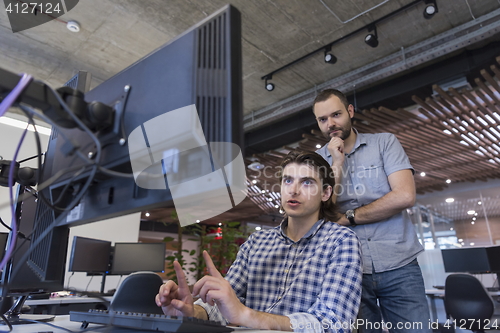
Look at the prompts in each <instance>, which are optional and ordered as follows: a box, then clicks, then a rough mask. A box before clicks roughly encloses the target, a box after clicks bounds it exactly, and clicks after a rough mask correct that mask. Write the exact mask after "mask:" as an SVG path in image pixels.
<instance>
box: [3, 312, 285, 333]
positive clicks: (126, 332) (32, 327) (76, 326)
mask: <svg viewBox="0 0 500 333" xmlns="http://www.w3.org/2000/svg"><path fill="white" fill-rule="evenodd" d="M49 324H52V325H56V326H60V327H62V328H64V329H66V330H64V329H61V328H54V327H51V326H48V325H45V324H26V325H16V326H14V329H13V330H12V333H38V332H53V333H67V332H68V331H67V330H68V329H69V330H72V331H74V332H79V331H80V325H81V323H80V322H74V321H70V320H69V315H64V316H56V318H55V319H54V321H51V322H49ZM6 328H7V326H3V328H0V329H3V330H5V329H6ZM92 328H94V329H92ZM110 328H112V329H110ZM85 332H101V333H109V332H111V333H134V332H139V331H136V330H131V329H123V328H118V327H103V326H101V325H95V324H90V325H89V327H88V328H87V330H86V331H85ZM151 332H153V331H151ZM235 332H236V333H238V332H242V333H280V332H282V331H267V330H254V329H247V328H236V329H235ZM140 333H147V331H141V332H140Z"/></svg>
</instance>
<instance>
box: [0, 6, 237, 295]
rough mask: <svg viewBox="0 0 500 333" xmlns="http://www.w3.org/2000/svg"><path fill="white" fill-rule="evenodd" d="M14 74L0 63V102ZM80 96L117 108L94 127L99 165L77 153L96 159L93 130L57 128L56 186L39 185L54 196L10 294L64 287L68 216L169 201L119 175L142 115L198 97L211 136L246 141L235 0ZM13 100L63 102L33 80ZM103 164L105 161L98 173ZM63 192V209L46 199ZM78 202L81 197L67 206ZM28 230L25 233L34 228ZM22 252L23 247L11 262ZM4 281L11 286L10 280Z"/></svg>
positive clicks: (78, 220) (49, 171)
mask: <svg viewBox="0 0 500 333" xmlns="http://www.w3.org/2000/svg"><path fill="white" fill-rule="evenodd" d="M18 80H19V77H18V76H16V75H14V74H12V73H9V72H8V71H5V70H0V101H2V100H3V98H5V96H7V94H8V93H9V90H12V89H14V87H15V86H16V84H17V81H18ZM84 98H85V101H87V102H92V101H97V102H101V103H104V104H106V105H108V106H111V107H113V108H114V109H115V111H116V112H115V114H114V117H113V122H112V123H113V125H112V126H111V127H107V128H105V129H102V130H99V131H97V132H96V134H95V135H96V138H97V141H98V143H99V144H100V145H101V147H102V150H101V154H100V156H101V159H100V162H99V165H98V166H96V165H95V164H94V165H90V164H87V163H86V162H84V161H83V160H82V158H81V157H82V156H87V157H90V158H92V156H95V153H96V145H97V142H95V141H94V140H93V139H92V138H91V136H89V135H88V133H87V132H84V131H82V130H81V129H78V128H68V127H64V126H62V127H61V126H58V127H57V128H56V127H53V130H52V134H51V137H50V138H49V145H48V149H47V152H46V153H45V156H44V163H43V173H42V175H41V177H40V179H39V180H38V182H39V184H43V185H44V186H47V182H48V181H49V180H50V186H48V187H45V188H44V189H43V190H42V192H43V193H44V196H43V197H44V198H47V199H48V201H49V202H48V203H49V204H50V205H45V203H43V200H39V202H38V206H37V212H36V217H35V218H34V220H36V221H39V222H37V223H36V225H37V227H36V228H34V229H33V230H34V231H35V232H34V233H33V234H32V236H31V242H29V243H30V244H27V243H25V246H28V247H29V248H26V249H23V251H22V252H23V253H27V251H28V252H29V256H28V258H27V261H26V263H18V264H19V265H22V270H19V276H20V278H19V279H14V280H9V281H10V283H9V284H8V289H9V290H8V293H11V292H12V293H15V292H30V291H33V292H34V291H41V290H44V291H54V290H61V289H62V286H63V281H64V270H65V264H66V262H65V260H66V251H67V241H68V234H69V229H68V227H69V226H70V225H71V226H73V225H80V224H85V223H88V222H94V221H100V220H104V219H107V218H111V217H117V216H120V215H125V214H130V213H133V212H138V211H144V210H148V209H152V208H155V207H172V206H173V200H172V195H171V193H170V191H169V189H168V188H167V189H163V190H155V189H145V188H141V187H139V186H137V185H136V183H135V181H134V178H132V177H129V178H122V177H119V176H117V173H116V172H120V173H122V176H123V175H124V174H128V175H129V176H130V175H131V173H132V171H133V170H132V166H131V161H130V158H129V150H128V144H127V140H126V139H127V138H128V137H129V135H130V134H131V132H132V131H133V130H135V129H136V128H141V127H142V126H143V124H144V123H145V122H147V121H149V120H151V119H153V118H155V117H157V116H159V115H163V114H165V113H167V112H170V111H173V110H177V109H179V108H183V107H186V106H189V105H195V106H196V109H197V111H198V115H199V119H200V123H201V126H202V127H203V133H204V136H205V140H206V142H231V143H234V144H236V145H238V146H239V147H240V148H243V147H244V145H243V125H242V116H243V114H242V113H243V107H242V63H241V19H240V13H239V12H238V10H237V9H236V8H234V7H232V6H230V5H228V6H225V7H224V8H222V9H221V10H219V11H217V12H216V13H214V14H213V15H211V16H209V17H207V18H206V19H204V20H203V21H201V22H200V23H198V24H196V25H194V26H193V27H192V28H190V29H188V30H187V31H185V32H184V33H182V34H180V35H179V36H178V37H176V38H174V39H173V40H171V41H169V42H167V43H166V44H165V45H164V46H162V47H160V48H159V49H157V50H156V51H154V52H152V53H151V54H149V55H147V56H145V57H144V58H142V59H140V60H139V61H137V62H136V63H134V64H133V65H131V66H130V67H128V68H126V69H124V70H123V71H122V72H120V73H118V74H116V75H115V76H113V77H112V78H110V79H109V80H107V81H105V82H103V83H102V84H100V85H99V86H97V87H96V88H94V89H93V90H91V91H89V92H88V93H86V94H85V97H84ZM16 101H17V102H19V101H20V102H23V103H26V104H28V105H31V106H33V107H37V108H39V109H41V110H43V111H44V112H45V113H46V114H51V115H53V114H55V113H58V112H54V111H55V110H58V111H61V107H60V104H59V103H58V101H57V99H56V98H55V97H54V95H53V94H52V93H51V92H50V91H49V89H48V88H47V87H46V86H45V85H43V84H42V83H40V82H37V81H34V82H32V83H31V84H30V85H29V86H28V87H27V88H26V90H25V91H24V92H23V94H22V96H21V97H19V98H18V99H17V100H16ZM69 104H71V103H69ZM66 116H67V115H66ZM242 154H243V153H242ZM196 165H197V164H196V163H192V164H191V165H190V166H191V167H196ZM84 167H85V168H84ZM97 167H101V169H98V170H97V172H96V173H95V174H93V172H94V171H96V169H97ZM102 168H105V169H107V170H108V171H107V172H106V171H104V170H103V169H102ZM113 172H114V173H113ZM80 197H82V198H81V200H77V199H78V198H80ZM57 198H60V199H61V200H60V201H59V202H58V203H57V205H56V206H57V207H58V208H59V209H58V210H51V209H50V208H49V207H50V206H51V205H52V206H53V205H54V202H55V201H57ZM73 201H75V202H76V201H79V202H80V204H79V206H78V207H77V208H75V209H72V210H71V212H70V213H69V214H67V213H68V211H69V210H70V209H69V208H70V206H71V205H70V202H73ZM193 222H194V221H193ZM22 224H24V223H21V225H22ZM31 230H32V229H30V230H28V231H27V233H28V234H31ZM42 236H43V237H42ZM35 244H36V246H35ZM20 254H21V252H17V256H16V257H15V258H14V263H15V260H16V258H18V257H19V255H20ZM20 257H21V258H23V257H26V256H24V255H23V256H20ZM25 266H26V267H25ZM9 271H10V270H9ZM24 272H26V275H24V274H23V273H24ZM8 273H9V272H7V274H8ZM5 274H6V272H5V271H4V276H5ZM33 275H34V276H35V277H34V278H33V279H32V276H33ZM7 276H8V275H7ZM3 281H4V284H3V286H4V288H3V289H5V288H6V286H7V285H6V284H5V281H6V279H5V278H4V280H3Z"/></svg>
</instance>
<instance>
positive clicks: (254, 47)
mask: <svg viewBox="0 0 500 333" xmlns="http://www.w3.org/2000/svg"><path fill="white" fill-rule="evenodd" d="M227 2H229V3H231V4H233V5H234V6H236V7H237V8H238V9H239V10H240V11H241V14H242V39H243V41H242V47H243V88H244V114H245V115H249V114H251V113H252V112H257V111H259V110H261V109H263V108H265V107H267V106H269V105H273V104H275V103H278V102H280V101H282V100H284V99H286V98H290V97H293V96H295V95H296V94H299V93H301V92H303V91H306V90H308V89H311V88H314V87H315V86H318V85H321V84H322V83H324V82H327V81H329V80H332V79H334V78H336V77H339V76H342V75H345V74H347V73H349V72H352V71H353V70H356V69H359V68H361V67H363V66H366V65H367V64H370V63H373V62H375V61H377V60H379V59H382V58H384V57H387V56H390V55H391V54H394V53H395V52H399V51H400V50H401V48H409V47H411V46H412V45H415V44H418V43H421V42H423V41H425V40H429V39H431V38H433V37H435V36H437V35H439V34H442V33H445V32H447V31H450V30H451V29H454V28H456V27H459V26H461V25H463V24H466V23H468V22H471V21H473V20H474V18H479V17H481V16H484V15H486V14H488V13H491V12H493V11H495V10H497V9H499V8H500V3H499V1H498V0H438V1H437V3H438V8H439V12H438V13H437V14H436V15H435V17H434V18H433V19H430V20H426V19H424V17H423V15H422V12H423V8H424V2H423V1H421V2H419V3H417V4H416V5H415V6H412V7H411V8H409V9H407V10H405V11H403V12H401V13H399V14H397V15H394V16H393V17H390V18H388V19H386V20H384V21H382V22H380V23H379V24H377V28H378V36H379V41H380V44H379V46H378V47H377V48H371V47H369V46H368V45H366V44H365V43H364V42H363V40H364V37H365V35H366V33H367V31H366V32H360V33H359V34H357V35H354V36H352V37H350V38H348V39H346V40H345V41H342V42H340V43H337V44H335V45H334V47H333V49H332V52H333V53H334V54H335V56H336V57H337V58H338V62H337V63H336V64H335V65H329V64H325V62H324V61H323V55H322V53H321V52H320V53H318V54H317V55H315V56H312V57H310V58H309V59H307V60H305V61H303V62H300V63H299V64H297V65H295V66H293V67H290V68H288V69H286V70H284V71H282V72H280V73H278V74H276V75H274V77H273V82H274V83H275V84H276V89H275V90H274V91H273V92H268V91H266V90H265V89H264V83H263V81H262V80H261V77H262V76H263V75H265V74H268V73H270V72H272V71H274V70H276V69H278V68H280V67H282V66H284V65H286V64H287V63H289V62H292V61H294V60H296V59H297V58H300V57H301V56H303V55H305V54H307V53H309V52H311V51H313V50H316V49H318V48H320V47H322V46H324V45H325V44H328V43H330V42H332V41H335V40H337V39H339V38H341V37H343V36H345V35H348V34H350V33H352V32H353V31H356V30H357V29H360V28H362V27H364V26H366V25H368V24H369V23H371V22H373V21H376V20H378V19H380V18H382V17H384V16H385V15H388V14H390V13H392V12H394V11H395V10H397V9H398V8H401V7H402V6H406V5H408V4H411V3H412V2H413V1H410V0H385V1H383V0H346V1H334V0H307V1H306V0H268V1H264V0H244V1H243V0H239V1H227V0H226V1H221V0H204V1H185V0H169V1H161V0H148V1H137V0H108V1H100V0H85V1H79V3H78V5H77V6H76V7H75V8H73V9H72V10H71V11H70V12H68V13H66V14H64V15H63V16H61V17H59V18H58V19H56V20H53V21H50V22H48V23H46V24H42V25H40V26H37V27H34V28H31V29H28V30H24V31H22V32H18V33H12V31H11V29H10V23H9V20H8V18H7V15H6V12H5V11H0V45H1V48H0V67H2V68H4V69H8V70H10V71H13V72H28V73H30V74H32V75H34V76H35V78H36V79H39V80H43V81H45V82H46V83H48V84H50V85H52V86H53V87H58V86H61V85H62V84H63V83H64V82H66V81H67V80H68V79H69V78H70V77H72V76H73V75H74V74H75V73H76V72H77V71H78V70H86V71H88V72H90V73H91V74H92V76H93V79H92V84H91V87H95V86H96V85H98V84H99V83H101V82H103V81H104V80H106V79H108V78H109V77H111V76H112V75H114V74H116V73H118V72H119V71H121V70H122V69H124V68H126V67H127V66H129V65H130V64H132V63H134V62H135V61H137V60H138V59H140V58H141V57H143V56H145V55H147V54H148V53H150V52H151V51H153V50H155V49H156V48H158V47H159V46H161V45H163V44H164V43H166V42H167V41H169V40H170V39H172V38H173V37H175V36H177V35H178V34H180V33H182V32H183V31H184V30H186V29H188V28H189V27H190V26H191V25H193V24H195V23H196V22H198V21H200V20H202V19H203V18H205V17H206V16H208V15H209V14H210V13H212V12H214V11H216V10H217V9H219V8H220V7H222V6H223V5H225V4H226V3H227ZM363 13H364V14H363ZM69 20H76V21H78V22H79V23H80V24H81V31H80V32H78V33H73V32H70V31H69V30H68V29H66V22H67V21H69Z"/></svg>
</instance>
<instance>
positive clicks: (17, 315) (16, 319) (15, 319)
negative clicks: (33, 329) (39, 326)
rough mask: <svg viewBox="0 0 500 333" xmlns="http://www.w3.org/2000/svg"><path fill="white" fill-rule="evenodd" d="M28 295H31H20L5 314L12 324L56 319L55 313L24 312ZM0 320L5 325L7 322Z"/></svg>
mask: <svg viewBox="0 0 500 333" xmlns="http://www.w3.org/2000/svg"><path fill="white" fill-rule="evenodd" d="M28 296H29V295H23V296H21V297H19V298H18V299H17V301H16V302H15V303H14V305H12V307H11V308H10V309H9V311H7V312H6V313H5V314H4V316H5V318H6V319H7V320H8V321H9V323H10V324H11V325H20V324H33V323H34V322H33V321H38V322H48V321H52V320H54V318H55V316H54V315H42V314H22V313H21V309H22V308H23V305H24V302H25V301H26V300H27V299H28ZM0 322H1V324H3V325H5V324H6V323H5V322H4V321H3V320H2V321H0Z"/></svg>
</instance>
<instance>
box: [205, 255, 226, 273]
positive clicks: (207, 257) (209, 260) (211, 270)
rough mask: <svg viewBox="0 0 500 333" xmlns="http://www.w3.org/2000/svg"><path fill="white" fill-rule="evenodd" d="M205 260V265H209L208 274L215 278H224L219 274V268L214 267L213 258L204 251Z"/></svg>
mask: <svg viewBox="0 0 500 333" xmlns="http://www.w3.org/2000/svg"><path fill="white" fill-rule="evenodd" d="M203 259H205V263H206V265H207V269H208V274H210V275H211V276H214V277H220V278H221V277H222V275H221V274H220V273H219V271H218V270H217V268H216V267H215V265H214V262H213V261H212V258H210V255H209V254H208V252H207V251H203Z"/></svg>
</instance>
